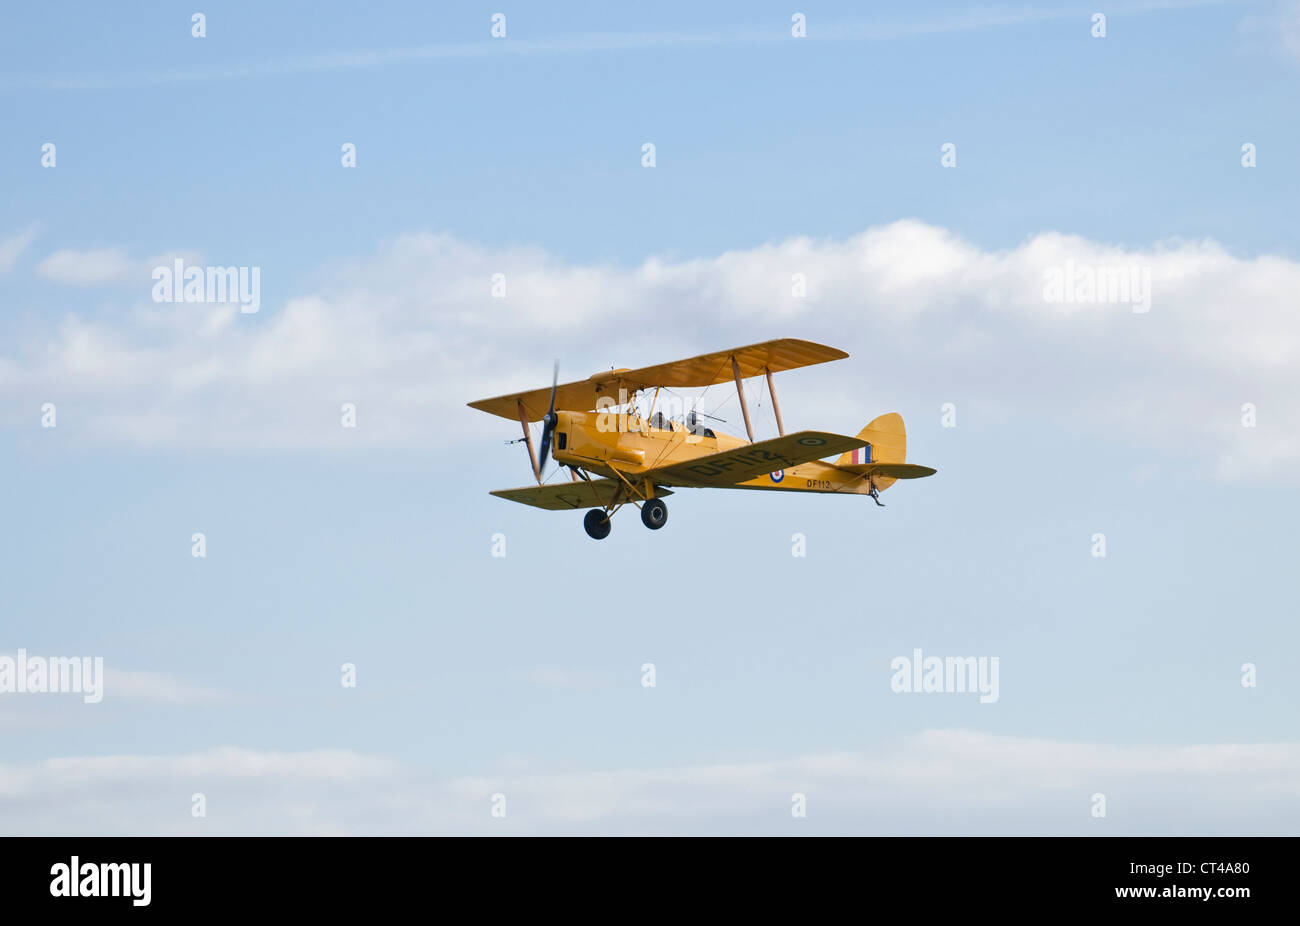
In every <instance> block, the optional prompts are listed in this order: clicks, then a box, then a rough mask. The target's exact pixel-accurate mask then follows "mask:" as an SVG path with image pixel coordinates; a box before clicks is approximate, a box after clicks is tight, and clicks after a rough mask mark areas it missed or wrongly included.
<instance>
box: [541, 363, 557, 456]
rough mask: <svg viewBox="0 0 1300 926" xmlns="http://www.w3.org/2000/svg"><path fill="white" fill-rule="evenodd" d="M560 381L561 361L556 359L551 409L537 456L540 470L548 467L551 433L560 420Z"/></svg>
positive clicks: (552, 378) (543, 425)
mask: <svg viewBox="0 0 1300 926" xmlns="http://www.w3.org/2000/svg"><path fill="white" fill-rule="evenodd" d="M559 382H560V361H558V360H556V361H555V372H554V373H552V374H551V409H550V411H548V412H547V413H546V417H545V418H543V419H542V448H541V453H540V455H539V456H538V458H537V468H538V470H539V471H541V470H543V469H545V468H546V457H547V454H549V453H550V452H551V435H552V434H554V433H555V425H556V424H557V423H558V422H559V420H560V419H559V416H558V415H556V414H555V387H556V385H557V384H558V383H559Z"/></svg>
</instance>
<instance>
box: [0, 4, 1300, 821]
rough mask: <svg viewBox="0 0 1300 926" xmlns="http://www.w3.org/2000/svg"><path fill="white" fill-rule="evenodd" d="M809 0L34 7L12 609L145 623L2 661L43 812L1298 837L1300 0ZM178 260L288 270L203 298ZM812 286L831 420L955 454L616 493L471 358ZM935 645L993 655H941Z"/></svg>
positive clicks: (695, 317) (607, 338) (7, 36)
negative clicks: (28, 674) (1124, 277)
mask: <svg viewBox="0 0 1300 926" xmlns="http://www.w3.org/2000/svg"><path fill="white" fill-rule="evenodd" d="M499 10H500V11H503V12H505V14H506V16H507V23H508V28H507V36H506V37H505V38H503V39H492V38H491V37H490V36H489V27H490V18H491V16H492V14H493V13H495V12H498V11H499ZM798 10H799V11H801V12H804V13H806V15H807V21H808V37H807V38H806V39H793V38H791V37H790V16H791V13H792V12H794V8H791V7H789V6H788V5H787V6H777V5H775V4H768V3H760V4H718V5H713V6H711V7H710V8H709V9H707V10H705V11H700V10H698V9H696V8H695V7H694V6H692V5H689V4H684V5H677V4H662V3H660V4H640V5H636V6H629V7H628V8H626V9H623V8H618V9H609V8H607V7H606V6H605V5H599V4H576V3H574V4H564V5H562V6H560V7H558V8H555V9H547V10H539V9H534V8H533V5H530V6H529V7H527V8H521V9H519V10H513V11H512V10H510V9H507V8H503V7H500V6H499V5H488V6H480V5H473V4H463V5H458V6H457V8H456V9H453V10H448V9H443V8H437V9H435V8H432V7H429V6H427V5H423V4H411V5H406V4H396V3H394V4H382V5H379V6H378V7H377V8H374V7H367V8H359V7H354V6H351V5H341V6H340V7H339V8H337V9H334V8H333V7H332V6H331V5H328V4H327V5H320V4H275V5H271V7H270V8H267V6H266V5H261V4H225V5H223V6H222V7H221V8H220V9H218V8H211V9H209V10H207V36H206V37H205V38H202V39H197V38H193V37H191V35H190V21H189V13H190V11H181V10H179V8H171V7H170V6H169V5H167V4H147V5H146V4H141V5H136V6H133V7H132V9H131V11H130V12H129V13H121V12H109V11H106V10H103V9H101V8H99V7H97V6H94V5H89V4H86V5H78V4H71V5H69V4H50V5H45V6H39V7H37V8H25V9H21V10H19V9H12V10H8V11H6V12H5V13H4V14H3V26H4V28H3V29H0V60H3V61H4V62H5V64H4V66H3V69H2V70H0V107H2V109H0V111H2V112H3V114H4V117H5V118H4V122H5V125H6V129H7V130H6V131H5V132H4V133H3V134H2V137H0V166H2V168H3V172H4V176H5V183H4V185H3V187H2V188H0V190H2V194H3V200H2V202H3V210H2V211H0V294H2V299H0V304H3V307H4V310H3V312H0V476H2V477H3V480H4V483H5V485H6V486H8V487H10V489H11V491H10V492H8V493H6V494H5V496H4V497H3V502H0V504H2V506H3V507H2V509H0V514H2V515H3V520H4V522H5V523H6V525H8V526H9V529H8V530H6V531H4V532H3V533H2V534H0V561H2V562H3V564H4V565H3V567H0V571H2V572H3V575H2V576H0V578H2V579H3V586H4V588H5V589H6V592H7V594H6V595H5V597H4V611H3V616H4V623H3V625H0V626H3V628H4V634H3V636H2V637H0V652H10V653H12V652H14V651H16V650H18V649H19V648H25V649H26V650H27V651H29V652H31V653H40V654H48V655H83V654H84V655H101V656H103V657H104V660H105V664H106V666H107V667H108V671H109V673H110V675H109V677H108V679H107V683H106V692H105V699H104V701H103V702H102V703H101V704H97V705H86V704H83V703H82V702H81V700H80V698H78V697H75V696H71V695H67V696H65V695H43V696H34V695H26V696H24V695H18V694H0V726H3V727H4V728H6V732H7V733H8V732H10V731H12V735H6V736H4V737H2V738H0V782H3V783H4V784H5V785H6V786H7V790H6V792H5V793H7V794H8V795H9V797H8V798H7V799H6V804H5V808H6V812H5V814H4V819H6V820H7V821H8V822H7V823H6V824H4V826H5V828H6V830H7V831H13V832H51V831H74V832H87V831H89V832H101V831H103V832H115V831H125V832H137V831H148V832H195V831H197V832H246V831H265V832H302V831H310V832H393V831H415V832H480V831H482V832H493V831H494V829H493V828H494V827H495V831H501V832H782V833H784V832H864V833H865V832H895V833H906V832H1035V831H1045V832H1110V833H1119V832H1140V833H1155V832H1211V831H1212V832H1294V831H1295V827H1296V825H1297V824H1300V802H1298V801H1297V793H1296V790H1295V784H1294V782H1295V781H1296V780H1300V778H1297V776H1296V774H1295V773H1296V771H1297V770H1300V742H1298V741H1297V731H1296V726H1295V717H1296V716H1297V711H1296V707H1297V694H1298V692H1297V686H1296V682H1295V678H1296V676H1297V670H1300V658H1298V657H1297V655H1296V653H1297V650H1298V644H1300V639H1298V638H1297V634H1296V631H1295V628H1294V622H1293V621H1292V620H1291V619H1290V617H1291V613H1292V611H1293V610H1294V601H1295V594H1294V582H1293V581H1292V580H1291V579H1290V575H1289V568H1288V567H1289V565H1290V562H1289V559H1290V558H1289V555H1288V554H1289V553H1290V551H1291V550H1293V549H1294V543H1293V541H1292V525H1293V524H1294V521H1295V517H1296V514H1297V495H1296V491H1297V490H1296V481H1295V478H1294V473H1295V472H1296V463H1297V462H1298V461H1300V443H1297V440H1296V438H1295V437H1294V435H1295V434H1296V433H1297V430H1296V429H1297V428H1300V403H1297V401H1296V395H1298V394H1300V392H1297V389H1300V382H1297V374H1296V372H1295V371H1296V370H1297V369H1300V365H1298V364H1297V362H1296V361H1297V360H1300V327H1298V326H1297V322H1296V316H1295V293H1296V292H1297V291H1300V289H1297V286H1300V239H1297V231H1296V228H1295V223H1294V204H1295V202H1296V201H1297V193H1300V189H1298V188H1297V187H1298V184H1300V181H1297V179H1296V176H1297V175H1296V171H1295V165H1296V163H1297V159H1298V158H1300V128H1298V125H1300V123H1297V120H1296V119H1295V118H1294V115H1295V100H1296V99H1297V98H1300V96H1298V95H1297V90H1298V89H1300V87H1298V84H1300V12H1298V11H1297V8H1296V7H1295V6H1294V5H1288V4H1273V3H1223V4H1215V3H1210V4H1178V3H1171V4H1165V5H1144V6H1139V5H1135V4H1123V5H1116V6H1112V7H1109V8H1108V9H1105V10H1104V12H1105V13H1106V15H1107V34H1106V37H1105V38H1093V37H1091V36H1090V34H1089V30H1090V28H1091V21H1090V17H1091V15H1092V13H1093V12H1094V9H1093V8H1092V7H1085V6H1079V5H1070V4H1063V5H1060V6H1052V7H1043V6H1038V5H998V6H996V7H993V6H986V5H979V4H971V3H955V4H923V5H898V6H897V7H895V8H884V9H871V10H869V11H864V10H862V9H859V8H857V7H855V6H854V5H848V4H845V5H840V4H818V5H816V6H809V7H798ZM46 142H53V143H55V144H56V145H57V166H56V167H54V168H43V167H42V166H41V164H40V158H41V146H42V144H44V143H46ZM646 142H650V143H653V144H654V145H655V146H656V165H655V166H654V167H653V168H652V169H651V168H645V167H642V166H641V152H642V145H643V144H644V143H646ZM948 142H951V143H953V144H955V145H956V146H957V165H956V167H954V168H944V167H942V166H941V164H940V148H941V146H942V145H943V144H945V143H948ZM344 143H352V144H355V145H356V149H357V167H356V168H355V169H348V168H344V167H342V166H341V164H340V146H341V145H342V144H344ZM1245 143H1251V144H1253V145H1255V148H1256V152H1257V166H1255V167H1252V168H1244V167H1243V166H1242V163H1241V159H1242V145H1243V144H1245ZM181 255H183V256H185V258H186V259H187V260H191V261H192V262H197V263H200V264H205V263H206V264H215V265H221V266H230V265H237V266H257V267H259V268H260V271H261V280H262V290H261V310H260V311H259V312H257V313H256V314H241V313H240V312H239V311H238V308H237V307H231V306H211V305H168V304H158V303H155V302H153V301H152V300H151V298H150V288H151V286H152V282H151V277H150V272H151V269H152V268H153V267H154V266H156V265H159V264H167V263H169V262H170V260H171V258H172V257H174V256H181ZM1067 260H1069V261H1074V262H1078V263H1080V264H1083V265H1085V266H1094V267H1096V266H1110V265H1123V266H1132V267H1140V268H1145V269H1146V270H1147V271H1149V272H1150V274H1151V278H1152V280H1153V283H1152V294H1153V298H1152V308H1151V311H1150V313H1149V314H1138V313H1134V312H1132V311H1130V308H1129V307H1128V306H1127V305H1096V304H1093V305H1074V306H1057V305H1053V304H1050V303H1048V302H1047V301H1045V299H1044V298H1043V296H1042V295H1041V292H1040V291H1041V288H1042V282H1041V281H1042V278H1043V273H1044V271H1045V270H1048V269H1050V268H1052V267H1056V266H1059V265H1063V264H1064V262H1065V261H1067ZM496 272H500V273H504V274H505V276H506V279H507V282H508V286H509V295H508V297H507V298H506V299H504V300H500V299H493V298H491V296H490V292H489V285H490V278H491V275H492V274H493V273H496ZM796 272H797V273H805V274H806V275H807V277H808V279H809V286H810V289H811V292H810V297H809V298H808V299H807V300H804V301H794V300H792V298H791V295H790V291H789V279H790V274H791V273H796ZM780 336H790V337H805V338H809V339H812V340H818V341H823V342H825V343H830V344H834V345H836V346H839V347H842V348H844V349H845V350H847V351H848V352H849V353H850V355H851V356H850V358H849V359H848V360H844V361H840V362H838V363H835V364H828V365H826V366H824V367H818V368H813V369H809V370H806V371H801V372H796V373H791V374H789V375H787V376H785V377H782V378H781V379H780V382H779V387H780V388H781V389H782V400H783V401H782V405H783V410H784V413H785V417H786V421H787V423H788V424H791V425H797V426H799V427H816V428H825V429H829V430H838V431H841V432H847V433H856V432H857V430H858V429H859V428H861V427H862V425H864V424H865V423H866V422H867V421H868V420H869V419H871V418H873V417H875V416H876V415H877V414H880V413H883V412H886V411H894V410H896V411H899V412H901V413H902V414H903V415H904V418H905V419H906V420H907V422H908V433H909V459H910V460H913V461H915V462H920V463H926V464H929V465H932V466H935V467H937V468H938V469H939V474H938V475H937V476H936V477H935V478H932V479H928V480H924V481H920V482H915V483H910V484H899V485H898V486H896V487H894V488H893V489H891V490H890V491H888V492H887V493H885V495H884V497H883V500H884V501H885V502H886V504H887V507H886V508H883V509H877V508H875V506H872V505H870V503H869V502H868V501H867V500H865V499H860V498H847V499H846V498H835V497H817V498H803V497H785V496H781V495H776V494H762V495H759V494H755V493H742V492H736V493H727V492H701V491H690V490H683V491H680V492H679V493H677V494H676V495H675V496H674V497H673V498H672V499H670V500H669V509H670V512H671V517H670V521H669V524H668V526H667V527H666V528H665V529H664V530H663V531H660V532H657V533H651V532H649V531H646V530H645V529H644V528H642V527H641V525H640V524H638V523H637V521H636V518H635V516H634V513H633V515H628V514H627V513H626V512H624V514H623V515H622V516H621V517H619V518H618V519H616V521H615V524H614V531H613V533H612V536H611V538H610V539H609V540H607V541H605V542H603V543H600V544H596V543H593V542H592V541H590V540H589V539H588V538H587V537H586V536H585V535H584V534H583V533H582V530H581V527H580V523H579V522H580V515H578V514H558V513H545V512H539V511H534V510H532V509H528V508H525V507H523V506H512V505H509V504H507V503H506V502H504V501H501V500H498V499H494V498H491V497H490V496H488V495H487V492H488V491H489V490H490V489H495V488H502V487H507V486H513V485H522V484H524V483H526V482H527V480H528V475H529V474H528V467H527V463H526V460H525V458H524V456H523V452H522V450H521V449H520V448H519V447H518V446H513V447H506V446H504V444H503V442H504V441H506V440H510V439H513V438H515V437H516V436H517V430H518V429H517V428H515V427H511V426H510V424H509V423H508V422H505V421H501V420H497V419H491V418H488V417H487V416H484V415H481V414H479V413H476V412H474V411H472V410H470V409H467V408H466V407H465V403H466V402H467V401H470V400H473V399H478V398H482V397H484V396H486V395H493V394H499V393H503V392H506V391H509V390H512V389H516V388H528V387H535V386H538V385H541V384H543V382H544V381H545V379H546V377H547V375H548V374H549V372H550V364H551V360H552V358H554V357H559V358H561V364H562V375H565V376H569V377H572V378H579V377H582V376H586V375H588V374H589V373H590V372H592V371H594V370H598V369H603V368H608V367H610V366H638V365H643V364H650V363H655V362H662V361H665V360H669V359H673V358H675V357H678V356H689V355H693V354H697V353H702V352H705V351H711V350H716V349H721V348H725V347H728V346H733V345H740V344H746V343H751V342H754V341H758V340H762V339H765V338H768V337H780ZM724 398H725V391H721V392H719V391H714V392H711V393H710V404H712V403H714V402H721V401H722V400H723V399H724ZM46 402H52V403H54V404H55V405H56V407H57V410H58V425H57V427H55V428H42V427H41V406H42V404H43V403H46ZM342 402H355V403H356V404H357V406H358V410H359V411H358V415H359V421H360V423H359V426H358V428H357V429H355V431H346V430H344V429H342V428H340V426H339V408H340V403H342ZM945 403H952V404H954V405H955V407H956V409H957V426H956V427H943V426H942V423H941V409H942V407H943V406H944V404H945ZM1243 403H1251V404H1252V405H1253V406H1257V407H1258V418H1259V420H1258V425H1257V426H1256V427H1253V428H1244V427H1242V426H1241V420H1240V419H1241V417H1242V414H1243V412H1242V406H1243ZM719 414H720V415H722V416H723V417H727V418H728V424H727V425H726V426H725V427H726V429H727V430H731V431H733V432H737V431H741V430H742V426H741V425H740V423H739V413H738V409H737V407H736V404H735V402H734V401H732V402H731V403H730V404H729V405H723V407H722V408H721V409H720V411H719ZM757 417H758V418H760V419H761V424H760V431H761V432H763V433H769V434H770V433H772V425H771V423H770V412H769V408H768V403H767V401H766V398H764V400H763V405H762V407H761V409H759V410H758V412H757ZM195 531H202V532H204V533H205V535H206V537H207V544H208V555H207V557H206V558H203V559H196V558H194V557H192V556H191V551H190V537H191V534H192V533H193V532H195ZM1097 532H1102V533H1104V534H1105V535H1106V542H1107V555H1106V557H1105V558H1102V559H1099V558H1096V557H1094V556H1093V555H1092V554H1091V552H1090V551H1091V549H1092V546H1093V540H1092V537H1093V535H1094V534H1095V533H1097ZM497 533H501V534H504V535H505V537H506V542H507V550H508V552H507V555H506V556H505V557H504V558H494V557H492V556H491V553H490V551H491V543H492V540H491V538H492V537H493V535H494V534H497ZM796 533H799V534H803V535H804V536H805V537H806V540H807V545H808V555H807V557H804V558H799V557H793V556H792V555H791V538H792V536H793V535H794V534H796ZM915 648H921V649H923V650H924V651H925V652H926V653H927V654H931V653H933V654H937V655H954V656H957V655H960V656H968V655H970V656H997V657H998V658H999V660H1000V665H1001V684H1000V689H1001V694H1000V698H999V700H998V702H997V703H995V704H988V705H981V704H979V703H978V701H977V700H976V699H973V698H972V697H970V696H968V695H961V694H946V695H940V694H933V695H899V694H894V693H893V692H891V691H890V688H889V680H890V675H891V672H890V670H889V664H890V660H891V659H892V658H893V657H895V656H898V655H910V654H911V653H912V651H913V650H914V649H915ZM345 662H350V663H353V664H355V665H356V667H357V676H358V684H357V687H356V688H343V687H342V686H341V685H340V683H339V676H340V670H339V667H340V665H341V664H342V663H345ZM644 662H653V663H654V664H655V666H656V674H657V685H656V687H654V688H653V689H646V688H644V687H642V685H641V665H642V663H644ZM1247 662H1250V663H1254V664H1256V666H1257V667H1258V686H1257V687H1255V688H1243V686H1242V685H1241V683H1240V678H1241V674H1242V670H1241V667H1242V664H1243V663H1247ZM113 673H116V675H114V674H113ZM115 689H116V690H115ZM1198 750H1201V751H1198ZM1243 757H1245V758H1243ZM54 760H61V761H58V762H55V761H54ZM846 769H848V771H845V770H846ZM918 769H920V770H921V771H918ZM927 770H928V771H927ZM195 791H201V792H203V793H205V794H207V795H208V799H209V801H210V803H211V806H212V811H211V813H210V815H209V816H208V817H207V818H204V819H202V820H196V819H194V818H193V817H192V815H191V813H190V795H191V793H192V792H195ZM498 791H499V792H502V793H506V794H507V795H512V794H519V795H521V798H520V799H519V800H518V801H517V802H516V803H515V804H512V809H511V812H510V814H509V817H508V819H507V820H495V819H493V818H491V817H490V815H489V813H488V806H489V795H491V794H493V793H496V792H498ZM792 791H801V792H806V793H808V795H809V801H810V808H811V809H810V812H809V815H808V818H807V819H804V820H794V821H793V825H792V818H791V815H790V812H789V806H790V793H791V792H792ZM1004 792H1005V793H1004ZM1095 792H1104V793H1106V794H1107V795H1108V800H1110V802H1111V807H1112V809H1111V811H1110V813H1109V815H1108V816H1107V817H1106V818H1105V819H1097V818H1095V817H1093V816H1091V815H1090V813H1089V808H1090V803H1089V802H1090V796H1091V795H1092V794H1093V793H1095ZM592 794H594V795H597V796H596V797H591V798H590V800H589V801H588V799H587V798H586V797H584V795H592ZM285 795H290V796H292V799H291V800H288V804H286V800H287V798H286V797H285ZM290 805H291V806H290ZM395 807H396V808H397V809H394V808H395ZM402 808H405V809H404V810H402ZM515 808H518V809H515ZM399 810H400V811H401V812H399ZM799 827H802V829H800V828H799Z"/></svg>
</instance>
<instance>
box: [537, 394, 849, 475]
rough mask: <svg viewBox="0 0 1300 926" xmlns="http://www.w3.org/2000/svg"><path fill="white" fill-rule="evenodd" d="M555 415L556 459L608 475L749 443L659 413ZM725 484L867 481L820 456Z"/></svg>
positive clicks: (741, 447) (640, 470) (641, 470)
mask: <svg viewBox="0 0 1300 926" xmlns="http://www.w3.org/2000/svg"><path fill="white" fill-rule="evenodd" d="M556 416H557V419H558V421H557V423H556V427H555V437H554V443H553V448H552V455H553V456H554V457H555V460H556V462H558V463H563V464H566V465H568V466H574V467H578V468H580V469H583V470H585V471H587V472H590V473H595V474H599V475H602V476H608V477H614V476H615V473H614V470H615V469H617V470H618V472H619V473H621V474H622V475H623V476H625V477H634V476H638V475H640V474H642V473H645V472H647V471H649V470H652V469H657V468H659V467H663V466H671V465H673V464H675V463H683V462H686V461H688V460H693V459H696V458H698V457H705V456H709V455H711V454H715V453H721V452H724V451H729V450H735V451H738V452H743V450H744V448H746V447H748V446H749V445H750V444H749V441H747V440H745V439H744V438H742V437H736V436H735V435H732V434H724V433H721V432H716V431H713V430H712V429H710V428H704V427H698V428H696V430H694V431H691V430H688V429H687V428H686V426H685V425H683V424H681V423H680V422H670V421H666V420H664V419H662V418H659V417H652V418H651V419H650V420H646V419H644V418H642V417H640V416H639V415H637V414H631V413H626V412H624V413H619V412H617V411H608V412H573V411H559V410H557V411H556ZM651 479H652V480H653V477H651ZM729 488H736V489H776V490H786V491H801V492H839V493H849V494H860V495H866V494H867V493H868V492H869V491H870V488H871V486H870V484H869V483H868V481H867V480H866V479H864V478H862V476H861V475H859V474H858V473H855V472H852V471H850V470H845V469H842V468H840V467H838V466H834V465H832V464H830V463H823V462H821V461H819V460H818V461H814V462H811V463H800V464H799V465H798V466H792V467H790V468H788V469H784V470H777V471H775V472H772V473H768V474H765V475H763V476H759V477H757V478H755V479H750V480H748V481H746V482H740V483H736V484H735V485H733V486H729Z"/></svg>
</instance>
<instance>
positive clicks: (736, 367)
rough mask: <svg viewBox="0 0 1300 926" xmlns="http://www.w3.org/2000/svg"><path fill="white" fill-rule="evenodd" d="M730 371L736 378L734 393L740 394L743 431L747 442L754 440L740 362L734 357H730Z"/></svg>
mask: <svg viewBox="0 0 1300 926" xmlns="http://www.w3.org/2000/svg"><path fill="white" fill-rule="evenodd" d="M731 373H732V375H733V376H735V378H736V395H738V396H740V412H741V414H742V415H744V416H745V433H746V434H748V435H749V442H750V443H751V444H752V443H753V442H754V426H753V425H752V424H750V423H749V403H748V402H746V401H745V386H744V384H743V383H742V382H741V380H740V364H738V363H736V357H735V355H734V354H733V355H732V357H731Z"/></svg>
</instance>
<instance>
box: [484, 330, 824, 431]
mask: <svg viewBox="0 0 1300 926" xmlns="http://www.w3.org/2000/svg"><path fill="white" fill-rule="evenodd" d="M847 356H848V354H846V353H845V352H844V351H842V350H837V349H836V348H834V347H827V346H826V345H824V344H814V343H813V342H812V341H801V340H799V339H798V338H780V339H778V340H775V341H763V342H762V343H760V344H750V345H749V346H747V347H737V348H733V349H731V350H720V351H715V352H714V353H712V354H701V355H700V356H698V357H691V358H689V359H687V360H677V361H674V362H673V363H661V364H659V365H658V366H653V367H642V368H641V369H639V370H610V371H609V372H607V373H597V374H595V375H594V376H592V377H591V378H589V379H584V380H579V381H578V382H576V383H564V384H563V385H560V386H557V387H556V389H555V407H556V408H566V409H569V410H570V411H591V410H592V409H594V408H595V407H596V401H597V400H598V399H600V398H601V397H602V396H610V397H612V398H613V399H614V401H615V402H619V395H618V391H619V389H620V388H622V389H626V390H627V392H628V393H629V394H631V393H632V392H634V391H636V390H638V389H653V388H654V387H656V386H668V387H669V388H677V389H694V388H699V387H703V386H713V385H716V384H718V383H727V382H731V380H732V370H731V360H732V358H733V357H734V358H735V360H736V365H737V366H739V367H740V375H741V377H742V378H747V377H750V376H758V375H759V374H761V373H765V372H770V373H780V372H782V371H784V370H795V369H798V368H799V367H807V366H812V365H813V364H815V363H825V362H827V361H828V360H842V359H843V358H845V357H847ZM550 402H551V389H550V387H549V386H546V387H543V388H541V389H532V390H529V391H527V392H513V393H511V394H509V395H502V396H497V397H496V398H493V399H479V400H478V401H477V402H470V403H469V407H470V408H477V409H479V410H480V411H485V412H487V413H488V414H491V415H500V416H501V417H502V418H510V419H512V420H516V421H517V420H518V419H519V404H520V403H523V407H524V414H525V415H526V416H527V418H528V420H529V421H540V420H541V419H542V418H543V417H544V416H545V415H546V410H547V409H548V408H549V407H550Z"/></svg>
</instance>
